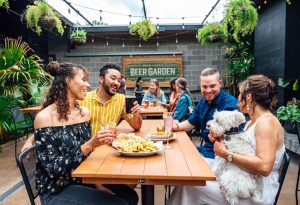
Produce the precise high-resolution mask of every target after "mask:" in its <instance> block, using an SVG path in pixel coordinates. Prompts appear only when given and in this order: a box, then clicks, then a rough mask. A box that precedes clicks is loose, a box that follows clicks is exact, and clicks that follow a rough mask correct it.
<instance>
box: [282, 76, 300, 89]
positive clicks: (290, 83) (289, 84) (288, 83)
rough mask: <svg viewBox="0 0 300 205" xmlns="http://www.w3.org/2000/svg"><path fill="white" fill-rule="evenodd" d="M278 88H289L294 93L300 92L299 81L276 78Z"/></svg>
mask: <svg viewBox="0 0 300 205" xmlns="http://www.w3.org/2000/svg"><path fill="white" fill-rule="evenodd" d="M278 86H280V87H283V88H290V89H292V90H293V91H296V92H298V91H300V89H299V79H292V80H285V79H283V78H278Z"/></svg>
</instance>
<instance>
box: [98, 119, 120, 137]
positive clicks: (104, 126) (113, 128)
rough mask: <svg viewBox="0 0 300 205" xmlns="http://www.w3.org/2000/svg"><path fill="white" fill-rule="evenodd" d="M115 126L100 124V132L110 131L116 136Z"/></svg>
mask: <svg viewBox="0 0 300 205" xmlns="http://www.w3.org/2000/svg"><path fill="white" fill-rule="evenodd" d="M116 127H117V125H116V123H114V122H110V123H106V124H102V126H101V130H112V131H113V133H114V134H115V135H116V134H117V128H116Z"/></svg>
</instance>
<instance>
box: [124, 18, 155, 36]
mask: <svg viewBox="0 0 300 205" xmlns="http://www.w3.org/2000/svg"><path fill="white" fill-rule="evenodd" d="M129 33H130V34H131V35H138V36H140V38H141V39H143V40H144V41H147V40H148V39H149V38H151V37H152V36H153V35H154V34H156V33H157V30H156V26H155V25H154V24H152V23H151V21H150V20H148V19H145V20H143V21H140V22H137V23H135V24H132V25H131V26H130V28H129Z"/></svg>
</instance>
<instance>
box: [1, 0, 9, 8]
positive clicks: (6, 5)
mask: <svg viewBox="0 0 300 205" xmlns="http://www.w3.org/2000/svg"><path fill="white" fill-rule="evenodd" d="M0 7H4V8H6V9H8V8H9V2H8V0H0Z"/></svg>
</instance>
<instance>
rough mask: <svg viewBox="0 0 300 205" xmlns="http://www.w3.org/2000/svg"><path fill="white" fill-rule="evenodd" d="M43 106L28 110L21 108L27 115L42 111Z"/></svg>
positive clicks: (28, 108)
mask: <svg viewBox="0 0 300 205" xmlns="http://www.w3.org/2000/svg"><path fill="white" fill-rule="evenodd" d="M41 109H42V106H40V105H39V106H34V107H27V108H21V109H20V110H22V111H23V112H25V113H30V112H39V111H41Z"/></svg>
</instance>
